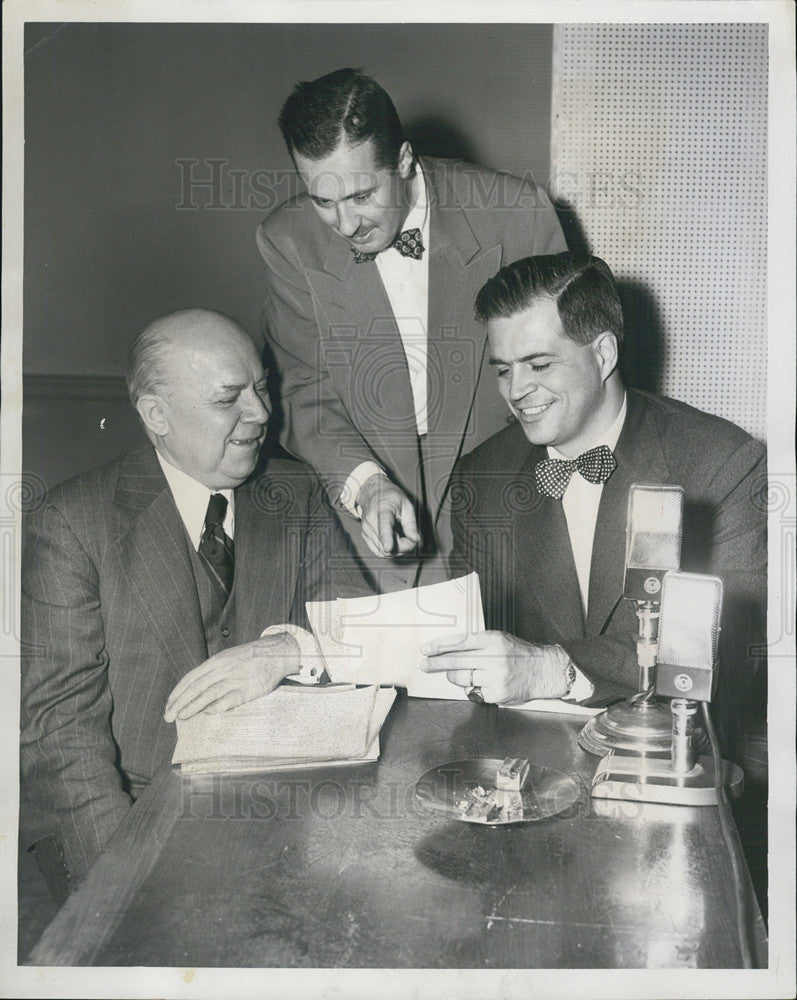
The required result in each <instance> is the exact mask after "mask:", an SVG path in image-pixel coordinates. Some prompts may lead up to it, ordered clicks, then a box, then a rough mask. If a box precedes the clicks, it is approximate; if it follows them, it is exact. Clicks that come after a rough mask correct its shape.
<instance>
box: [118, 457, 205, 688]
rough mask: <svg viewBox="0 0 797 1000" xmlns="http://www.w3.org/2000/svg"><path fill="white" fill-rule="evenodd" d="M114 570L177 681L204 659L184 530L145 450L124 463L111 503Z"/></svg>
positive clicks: (155, 459)
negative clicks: (116, 522)
mask: <svg viewBox="0 0 797 1000" xmlns="http://www.w3.org/2000/svg"><path fill="white" fill-rule="evenodd" d="M114 504H115V506H116V508H117V510H118V511H119V513H120V515H121V518H122V530H121V532H120V534H119V535H118V537H117V539H116V543H115V544H116V548H117V553H118V557H119V565H120V566H121V567H122V571H123V573H124V574H125V575H126V578H127V581H128V585H129V586H130V588H131V591H132V593H133V595H135V597H136V598H137V603H138V605H139V607H141V608H143V609H144V610H145V613H146V614H147V615H148V616H149V618H150V623H151V625H152V628H153V630H154V633H155V635H157V637H158V639H159V641H160V643H161V646H162V647H163V652H164V655H165V657H166V659H167V660H168V661H169V662H170V663H171V665H172V667H173V669H174V672H175V674H176V675H177V676H182V675H183V674H185V673H187V672H188V671H189V670H192V669H193V668H194V667H195V666H197V665H198V664H199V663H202V661H203V660H205V659H206V658H207V645H206V643H205V633H204V628H203V626H202V613H201V611H200V607H199V597H198V596H197V591H196V581H195V579H194V573H193V570H192V568H191V559H190V555H189V552H188V540H187V537H186V533H185V528H184V526H183V522H182V520H181V518H180V515H179V513H178V511H177V508H176V506H175V504H174V501H173V499H172V495H171V492H170V490H169V487H168V485H167V483H166V479H165V478H164V476H163V473H162V472H161V469H160V466H159V464H158V460H157V458H156V456H155V452H154V449H152V448H151V447H150V446H147V447H146V448H141V449H138V450H137V451H135V452H131V453H130V455H128V456H127V458H126V459H125V460H124V462H123V464H122V467H121V469H120V473H119V480H118V483H117V488H116V495H115V497H114Z"/></svg>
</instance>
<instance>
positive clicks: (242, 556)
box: [21, 309, 365, 898]
mask: <svg viewBox="0 0 797 1000" xmlns="http://www.w3.org/2000/svg"><path fill="white" fill-rule="evenodd" d="M265 385H266V373H265V372H264V370H263V366H262V364H261V361H260V357H259V354H258V351H257V349H256V347H255V345H254V343H253V341H252V340H251V338H250V337H249V336H248V334H247V333H246V332H245V331H244V330H242V329H241V327H239V326H238V325H237V324H236V323H234V322H233V321H232V320H230V319H228V318H227V317H225V316H221V315H219V314H218V313H213V312H207V311H205V310H200V309H190V310H185V311H183V312H179V313H175V314H173V315H171V316H167V317H165V318H164V319H161V320H158V321H157V322H155V323H153V324H152V325H151V326H150V327H149V328H148V329H147V330H145V331H144V333H142V335H141V336H140V337H139V338H138V340H137V341H136V344H135V346H134V349H133V353H132V357H131V363H130V368H129V371H128V386H129V389H130V397H131V400H132V402H133V404H134V406H135V407H136V409H137V411H138V414H139V416H140V418H141V421H142V423H143V425H144V429H145V431H146V433H147V437H148V438H149V440H150V443H149V444H146V445H144V446H143V447H141V448H138V449H136V450H134V451H132V452H129V453H127V454H126V455H123V456H122V457H121V458H119V459H118V460H116V461H115V462H113V463H111V464H110V465H108V466H106V467H105V468H103V469H99V470H95V471H92V472H88V473H85V474H83V475H81V476H77V477H76V478H74V479H71V480H69V481H68V482H66V483H62V484H61V485H59V486H56V487H55V488H54V489H52V490H51V491H50V492H49V493H48V494H47V496H46V498H45V499H44V502H43V504H42V506H41V508H40V509H39V510H38V511H37V512H36V513H35V515H34V516H33V517H32V518H31V523H30V524H29V526H28V537H27V544H26V547H25V552H24V556H23V562H22V629H23V632H22V638H23V644H22V649H23V658H22V733H21V771H22V775H21V784H22V810H21V812H22V816H23V828H24V829H25V830H26V834H27V837H28V844H29V845H31V846H33V847H35V850H36V857H37V860H38V861H39V864H40V866H41V867H42V869H43V871H44V873H45V876H46V877H47V880H48V882H49V884H50V886H51V888H52V890H53V893H54V895H55V896H56V898H59V897H62V896H63V894H64V893H65V891H66V889H67V888H68V886H69V885H70V884H72V885H74V884H75V883H76V882H77V881H78V880H79V879H81V878H82V877H83V876H84V875H85V874H86V872H87V871H88V869H89V867H90V866H91V864H92V863H93V861H94V859H95V858H96V857H97V855H98V854H99V852H100V851H101V850H102V848H103V847H104V846H105V844H106V843H107V841H108V839H109V837H110V836H111V834H112V833H113V831H114V830H115V828H116V827H117V825H118V824H119V823H120V822H121V820H122V819H123V818H124V816H125V815H126V814H127V812H128V810H129V809H130V807H131V805H132V802H133V801H134V799H135V798H136V796H137V795H138V793H139V792H140V791H141V790H142V788H143V787H144V786H145V785H146V784H147V783H148V782H149V780H150V779H151V778H152V776H153V774H154V773H155V771H156V770H157V769H158V768H159V767H160V766H161V764H163V763H164V762H165V761H167V760H169V758H170V756H171V754H172V751H173V749H174V743H175V727H174V725H173V723H174V721H175V719H176V718H187V717H189V716H191V715H193V714H195V713H196V712H198V711H201V710H206V711H209V712H221V711H224V710H226V709H228V708H233V707H235V706H236V705H240V704H241V703H243V702H245V701H249V700H251V699H253V698H256V697H258V696H260V695H263V694H267V693H268V692H269V691H271V690H272V688H274V687H276V685H277V684H279V682H280V681H281V680H282V679H283V678H284V677H286V676H287V675H289V674H294V673H297V672H298V673H299V674H300V679H312V672H313V660H312V659H311V658H310V657H311V656H312V653H313V652H314V649H313V647H312V642H310V644H309V645H308V644H307V643H308V640H307V639H305V637H304V636H303V634H302V630H301V628H298V627H297V626H301V625H303V624H305V621H306V619H305V617H304V615H305V612H304V602H305V600H313V599H325V598H331V597H334V596H336V595H338V594H339V595H341V596H343V595H350V596H351V595H356V594H358V593H363V592H364V591H365V586H364V581H363V580H362V578H361V577H360V576H359V574H358V573H357V572H356V571H355V569H354V566H353V561H352V559H351V557H350V556H349V554H348V552H347V550H346V546H345V539H344V537H343V533H342V532H341V531H340V527H339V525H338V523H337V518H335V517H334V515H333V514H332V512H331V511H330V510H329V508H328V506H327V505H326V500H325V496H324V494H323V491H321V489H320V488H319V487H318V484H317V480H316V477H315V475H314V474H313V473H312V471H311V470H310V469H308V468H306V467H305V466H302V465H300V464H299V463H295V462H286V461H284V460H280V461H270V462H269V463H268V466H267V468H266V469H265V471H264V472H263V473H262V474H261V475H259V476H256V477H255V476H253V475H252V473H253V471H254V469H255V465H256V462H257V458H258V452H259V450H260V446H261V444H262V442H263V439H264V436H265V433H266V425H267V422H268V417H269V413H270V405H269V401H268V397H267V395H266V388H265ZM266 626H271V627H270V628H269V629H268V633H269V634H265V635H263V636H261V633H262V632H263V630H264V628H265V627H266ZM305 653H306V654H308V655H307V656H306V657H304V658H303V654H305ZM303 673H304V674H306V675H309V676H307V677H302V674H303Z"/></svg>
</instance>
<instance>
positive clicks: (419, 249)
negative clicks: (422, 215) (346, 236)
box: [351, 229, 425, 264]
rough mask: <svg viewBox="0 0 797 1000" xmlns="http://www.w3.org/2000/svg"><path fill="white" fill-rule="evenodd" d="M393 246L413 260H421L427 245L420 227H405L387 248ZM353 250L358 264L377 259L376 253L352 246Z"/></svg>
mask: <svg viewBox="0 0 797 1000" xmlns="http://www.w3.org/2000/svg"><path fill="white" fill-rule="evenodd" d="M391 248H392V249H395V250H398V252H399V253H400V254H401V256H402V257H412V259H413V260H421V258H422V257H423V251H424V249H425V247H424V245H423V240H422V239H421V231H420V229H405V230H404V232H403V233H399V234H398V236H397V237H396V238H395V239H394V240H393V242H392V243H391V244H390V246H389V247H388V248H387V249H388V250H390V249H391ZM351 252H352V253H353V254H354V260H355V262H356V263H357V264H364V263H365V262H366V261H369V260H376V256H377V255H376V254H375V253H368V252H367V251H363V250H358V249H357V247H352V248H351Z"/></svg>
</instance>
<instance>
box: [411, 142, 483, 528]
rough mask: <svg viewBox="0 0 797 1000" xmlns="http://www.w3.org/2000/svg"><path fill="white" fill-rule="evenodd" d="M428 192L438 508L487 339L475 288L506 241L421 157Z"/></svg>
mask: <svg viewBox="0 0 797 1000" xmlns="http://www.w3.org/2000/svg"><path fill="white" fill-rule="evenodd" d="M423 168H424V176H425V177H426V180H427V188H428V198H429V212H430V217H429V244H430V257H429V314H428V327H427V329H428V365H427V371H428V379H427V384H428V398H429V434H428V438H427V442H426V456H427V489H428V491H429V494H430V500H431V506H432V509H433V512H434V514H435V516H436V515H437V513H438V512H439V510H440V507H441V504H442V501H443V499H444V496H445V490H446V487H447V485H448V482H449V479H450V476H451V470H452V468H453V467H454V464H455V462H456V461H457V459H458V458H459V456H460V451H461V448H462V442H463V440H464V436H465V430H466V427H467V424H468V418H469V416H470V412H471V408H472V406H473V400H474V397H475V395H476V387H477V383H478V379H479V372H480V370H481V364H482V359H483V357H484V351H485V345H486V340H487V332H486V328H485V327H483V326H481V325H480V324H478V323H476V321H475V319H474V316H473V304H474V298H475V290H476V289H479V288H481V287H482V285H483V284H484V283H485V281H487V280H488V278H491V277H492V276H493V275H494V274H495V273H496V272H497V271H498V269H499V268H500V266H501V256H502V248H501V246H500V245H497V246H491V247H482V246H481V245H480V244H479V241H478V240H477V239H476V236H475V235H474V233H473V230H472V229H471V227H470V225H469V224H468V221H467V218H466V217H465V213H464V212H463V211H462V207H461V205H460V204H459V202H458V200H457V198H456V194H455V192H454V190H453V188H452V187H451V185H450V184H449V182H448V180H447V178H446V176H445V172H444V171H443V170H442V169H439V168H436V166H435V163H434V161H429V160H424V161H423Z"/></svg>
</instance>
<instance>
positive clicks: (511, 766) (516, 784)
mask: <svg viewBox="0 0 797 1000" xmlns="http://www.w3.org/2000/svg"><path fill="white" fill-rule="evenodd" d="M529 766H530V765H529V762H528V761H527V760H526V759H525V758H524V757H507V758H506V760H505V761H504V762H503V764H502V765H501V766H500V767H499V768H498V771H497V773H496V776H495V787H496V788H497V789H500V790H502V791H507V792H519V791H520V790H521V788H522V787H523V783H524V782H525V780H526V778H527V777H528V774H529Z"/></svg>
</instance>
